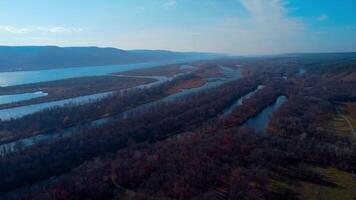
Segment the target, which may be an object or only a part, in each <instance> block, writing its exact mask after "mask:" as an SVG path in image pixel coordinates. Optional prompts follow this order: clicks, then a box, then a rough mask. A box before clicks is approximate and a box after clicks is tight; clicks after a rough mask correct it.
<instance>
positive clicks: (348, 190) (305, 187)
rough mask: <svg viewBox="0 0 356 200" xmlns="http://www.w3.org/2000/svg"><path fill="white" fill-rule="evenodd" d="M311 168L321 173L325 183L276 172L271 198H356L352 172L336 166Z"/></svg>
mask: <svg viewBox="0 0 356 200" xmlns="http://www.w3.org/2000/svg"><path fill="white" fill-rule="evenodd" d="M310 169H311V170H313V171H314V172H317V173H318V174H319V175H321V177H322V181H323V183H317V182H314V181H308V180H296V179H295V178H292V177H288V176H285V175H281V174H274V175H273V176H272V177H273V180H272V182H271V185H270V191H271V195H270V197H269V199H277V200H278V199H303V200H304V199H306V200H309V199H310V200H314V199H315V200H320V199H323V200H354V199H356V181H354V180H353V179H352V176H351V173H348V172H344V171H341V170H338V169H335V168H321V167H310Z"/></svg>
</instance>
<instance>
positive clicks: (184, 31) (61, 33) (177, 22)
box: [0, 0, 356, 55]
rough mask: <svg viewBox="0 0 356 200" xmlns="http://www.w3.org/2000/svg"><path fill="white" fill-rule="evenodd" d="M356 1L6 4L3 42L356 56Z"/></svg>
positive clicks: (37, 0)
mask: <svg viewBox="0 0 356 200" xmlns="http://www.w3.org/2000/svg"><path fill="white" fill-rule="evenodd" d="M355 8H356V1H355V0H338V1H331V0H288V1H287V0H31V1H30V0H0V45H59V46H101V47H117V48H122V49H168V50H176V51H209V52H224V53H230V54H237V55H245V54H275V53H289V52H335V51H337V52H342V51H356V12H355Z"/></svg>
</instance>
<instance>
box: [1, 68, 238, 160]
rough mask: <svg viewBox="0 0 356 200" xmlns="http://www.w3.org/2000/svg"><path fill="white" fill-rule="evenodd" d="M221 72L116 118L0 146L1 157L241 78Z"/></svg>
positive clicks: (225, 69) (229, 72) (231, 71)
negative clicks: (200, 84) (222, 76)
mask: <svg viewBox="0 0 356 200" xmlns="http://www.w3.org/2000/svg"><path fill="white" fill-rule="evenodd" d="M221 70H222V72H223V74H224V78H220V77H219V78H211V79H209V81H208V82H207V83H206V84H204V85H203V86H201V87H198V88H191V89H184V90H181V91H180V92H178V93H175V94H172V95H170V96H167V97H165V98H162V99H160V100H157V101H154V102H150V103H147V104H143V105H141V106H138V107H136V108H134V109H132V110H128V111H126V112H123V113H120V114H118V115H115V116H110V117H106V118H102V119H98V120H94V121H91V122H89V123H85V124H81V125H80V126H78V127H70V128H67V129H64V130H60V131H54V132H50V133H47V134H41V135H37V136H32V137H28V138H23V139H20V140H17V141H14V142H10V143H6V144H2V145H0V155H1V154H6V153H8V152H12V151H14V150H15V149H17V148H18V146H21V147H29V146H32V145H33V144H36V143H40V142H44V141H53V140H56V139H59V138H62V137H70V136H71V135H72V134H75V133H76V132H78V130H79V129H80V128H83V127H85V128H90V127H94V126H100V125H103V124H105V123H108V122H111V121H115V120H120V119H125V118H127V117H129V116H131V115H133V114H134V113H137V112H142V111H145V110H147V109H148V108H150V107H152V106H154V105H157V104H159V103H163V102H169V101H174V100H176V99H178V98H181V97H183V96H186V95H189V94H192V93H196V92H199V91H202V90H206V89H209V88H213V87H218V86H220V85H222V84H224V83H226V82H228V81H231V80H237V79H240V78H241V74H240V70H234V69H230V68H226V67H221ZM170 79H171V78H167V77H165V78H161V79H160V80H159V81H158V82H155V83H150V84H151V86H152V85H153V84H160V83H162V82H164V81H167V80H170ZM138 87H147V85H145V86H144V85H141V86H138ZM104 97H105V96H103V97H101V98H104ZM89 100H90V98H89ZM79 102H82V99H79ZM26 107H28V106H26ZM0 113H1V111H0Z"/></svg>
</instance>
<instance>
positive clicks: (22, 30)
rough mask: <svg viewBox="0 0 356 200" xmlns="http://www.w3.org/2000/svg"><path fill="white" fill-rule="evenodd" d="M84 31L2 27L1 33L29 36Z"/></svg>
mask: <svg viewBox="0 0 356 200" xmlns="http://www.w3.org/2000/svg"><path fill="white" fill-rule="evenodd" d="M81 31H83V29H82V28H66V27H62V26H56V27H42V26H38V27H15V26H10V25H0V33H7V34H18V35H22V34H29V33H43V34H48V33H52V34H72V33H78V32H81Z"/></svg>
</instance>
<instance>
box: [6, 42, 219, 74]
mask: <svg viewBox="0 0 356 200" xmlns="http://www.w3.org/2000/svg"><path fill="white" fill-rule="evenodd" d="M219 56H222V54H216V53H200V52H174V51H167V50H122V49H117V48H112V47H105V48H102V47H93V46H91V47H58V46H0V71H29V70H41V69H55V68H68V67H86V66H104V65H115V64H134V63H143V62H159V61H168V60H178V59H200V58H201V59H206V58H213V57H219Z"/></svg>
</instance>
